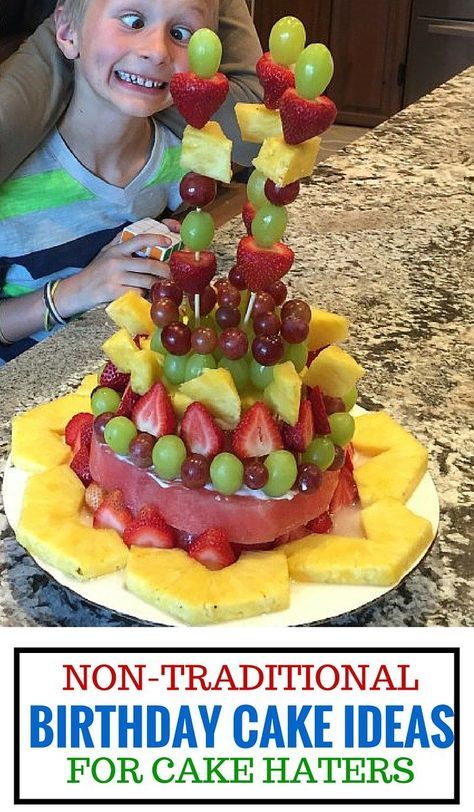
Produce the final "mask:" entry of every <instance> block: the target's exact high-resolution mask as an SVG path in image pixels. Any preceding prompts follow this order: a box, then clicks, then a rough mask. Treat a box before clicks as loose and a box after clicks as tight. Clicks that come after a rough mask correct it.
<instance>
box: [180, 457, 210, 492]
mask: <svg viewBox="0 0 474 812" xmlns="http://www.w3.org/2000/svg"><path fill="white" fill-rule="evenodd" d="M181 479H182V480H183V485H184V486H185V487H186V488H202V487H204V485H206V483H207V482H208V481H209V461H208V460H207V459H206V457H203V455H202V454H190V455H189V457H186V459H185V461H184V462H183V464H182V466H181Z"/></svg>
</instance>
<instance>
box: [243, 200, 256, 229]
mask: <svg viewBox="0 0 474 812" xmlns="http://www.w3.org/2000/svg"><path fill="white" fill-rule="evenodd" d="M256 214H257V209H256V208H255V206H253V205H252V203H251V202H250V201H249V200H247V201H246V202H245V203H244V205H243V206H242V220H243V221H244V226H245V228H246V229H247V234H249V235H250V236H251V235H252V220H253V218H254V217H255V215H256Z"/></svg>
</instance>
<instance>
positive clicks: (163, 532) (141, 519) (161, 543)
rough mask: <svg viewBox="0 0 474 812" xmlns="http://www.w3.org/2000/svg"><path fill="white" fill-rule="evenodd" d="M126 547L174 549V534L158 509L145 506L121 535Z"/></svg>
mask: <svg viewBox="0 0 474 812" xmlns="http://www.w3.org/2000/svg"><path fill="white" fill-rule="evenodd" d="M123 540H124V542H125V544H126V545H127V547H131V546H132V545H134V546H135V547H161V548H169V547H174V545H175V537H174V532H173V529H172V528H171V527H169V525H167V524H166V522H165V520H164V519H163V516H162V515H161V513H160V511H159V510H158V508H156V507H154V506H153V505H145V506H144V507H143V508H142V509H141V510H140V511H139V513H138V516H136V518H135V519H134V520H133V522H130V524H128V525H127V527H126V528H125V530H124V533H123Z"/></svg>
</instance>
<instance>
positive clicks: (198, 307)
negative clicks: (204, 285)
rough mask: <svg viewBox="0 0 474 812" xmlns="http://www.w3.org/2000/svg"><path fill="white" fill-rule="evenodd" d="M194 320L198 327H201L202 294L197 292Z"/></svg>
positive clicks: (195, 295)
mask: <svg viewBox="0 0 474 812" xmlns="http://www.w3.org/2000/svg"><path fill="white" fill-rule="evenodd" d="M194 321H195V323H196V327H199V324H200V322H201V294H200V293H195V294H194Z"/></svg>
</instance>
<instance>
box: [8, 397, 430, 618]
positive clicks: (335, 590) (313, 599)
mask: <svg viewBox="0 0 474 812" xmlns="http://www.w3.org/2000/svg"><path fill="white" fill-rule="evenodd" d="M363 412H364V410H363V409H360V408H358V407H355V408H354V409H353V414H354V415H357V414H362V413H363ZM27 479H28V474H27V473H25V472H24V471H21V470H20V469H18V468H15V467H14V466H13V465H12V464H11V462H10V459H8V461H7V465H6V468H5V475H4V480H3V501H4V505H5V513H6V516H7V519H8V521H9V523H10V525H11V527H12V528H13V530H15V528H16V526H17V524H18V520H19V516H20V511H21V505H22V500H23V493H24V489H25V484H26V481H27ZM407 507H408V508H410V510H412V511H413V512H414V513H417V514H418V515H419V516H423V517H424V518H425V519H428V521H430V522H431V524H432V527H433V538H434V537H435V536H436V531H437V529H438V524H439V501H438V495H437V493H436V488H435V485H434V482H433V480H432V478H431V476H430V475H429V474H425V476H424V477H423V479H422V480H421V482H420V484H419V485H418V487H417V489H416V491H415V492H414V494H413V495H412V497H411V498H410V499H409V500H408V502H407ZM430 546H431V542H430V543H429V544H427V545H426V549H425V550H423V552H422V554H421V555H420V557H419V558H418V559H417V560H416V561H414V562H413V566H412V567H411V568H410V569H409V570H407V572H406V573H405V574H404V576H403V577H405V576H406V575H407V574H408V572H411V571H412V570H413V569H414V568H415V567H416V566H417V565H418V564H419V562H420V561H421V559H422V558H423V557H424V556H425V554H426V552H427V550H428V549H429V547H430ZM33 558H34V559H35V561H36V562H37V564H38V565H39V566H40V567H41V568H42V569H43V570H44V571H45V572H47V573H48V574H49V575H51V576H52V578H54V580H55V581H57V582H58V583H59V584H61V585H62V586H65V587H67V588H68V589H70V590H71V591H72V592H75V593H76V594H77V595H80V596H81V597H82V598H84V599H85V600H86V601H89V602H90V603H93V604H95V605H96V606H100V607H104V608H106V609H111V610H113V611H115V612H120V613H121V614H124V615H128V616H129V617H132V618H135V619H136V620H139V621H140V620H145V621H148V622H151V623H158V624H161V625H165V626H185V625H186V624H185V623H182V622H181V621H179V620H177V619H176V618H174V617H172V616H171V615H168V614H166V613H165V612H162V611H160V610H159V609H156V608H155V607H154V606H151V605H150V604H147V603H145V602H144V601H142V600H141V599H140V598H138V597H136V596H135V595H132V593H131V592H128V591H127V589H125V586H124V582H125V577H124V573H123V572H116V573H114V574H112V575H104V576H102V577H101V578H96V579H94V580H92V581H77V580H76V579H75V578H72V577H71V576H70V575H65V574H64V573H63V572H61V570H58V569H56V567H52V566H50V565H49V564H46V563H45V562H44V561H42V560H41V559H38V558H36V557H35V556H33ZM393 588H394V587H393V586H390V587H376V586H356V585H354V586H351V585H333V584H307V583H296V582H292V583H291V600H290V606H289V607H288V609H285V610H284V611H282V612H272V613H271V614H265V615H257V616H255V617H251V618H245V619H242V620H232V621H227V622H226V623H214V624H212V628H216V627H224V626H225V627H230V626H239V627H241V626H252V627H254V628H259V627H264V626H296V625H298V624H301V623H313V622H322V621H325V620H330V619H332V618H335V617H337V615H341V614H344V613H346V612H351V611H354V610H355V609H360V608H361V607H362V606H365V605H366V604H369V603H372V602H373V601H375V600H377V598H380V597H381V596H382V595H385V594H386V593H387V592H390V591H391V590H392V589H393Z"/></svg>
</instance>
